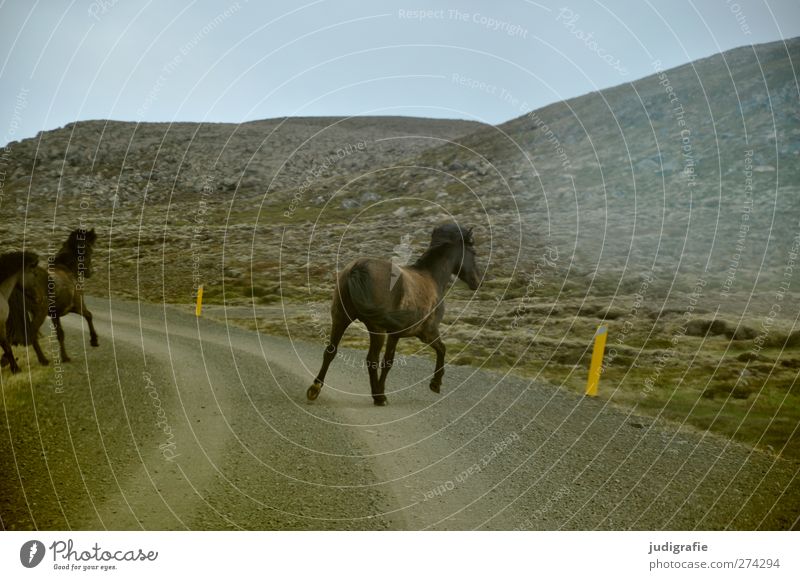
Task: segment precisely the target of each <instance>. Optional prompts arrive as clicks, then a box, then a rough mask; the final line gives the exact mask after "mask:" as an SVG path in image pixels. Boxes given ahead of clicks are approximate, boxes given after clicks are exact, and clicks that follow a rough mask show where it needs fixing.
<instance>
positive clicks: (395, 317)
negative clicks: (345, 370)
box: [306, 224, 480, 405]
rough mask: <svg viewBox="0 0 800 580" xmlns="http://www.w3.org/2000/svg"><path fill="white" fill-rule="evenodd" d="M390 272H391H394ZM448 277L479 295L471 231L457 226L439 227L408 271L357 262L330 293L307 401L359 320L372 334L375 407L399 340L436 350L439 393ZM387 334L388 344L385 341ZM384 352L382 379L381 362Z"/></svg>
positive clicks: (316, 392)
mask: <svg viewBox="0 0 800 580" xmlns="http://www.w3.org/2000/svg"><path fill="white" fill-rule="evenodd" d="M393 269H394V270H393ZM451 276H457V277H458V278H460V279H461V280H463V281H464V282H466V284H467V286H469V288H470V289H471V290H477V289H478V285H479V284H480V276H479V275H478V272H477V266H476V264H475V247H474V240H473V237H472V229H469V230H464V229H462V228H461V227H460V226H458V225H457V224H445V225H440V226H437V227H436V228H435V229H434V230H433V234H432V235H431V243H430V246H429V247H428V249H427V250H426V251H425V253H424V254H423V255H422V256H421V257H420V258H419V259H418V260H417V261H416V262H415V263H414V264H413V265H412V266H394V265H393V264H392V263H391V262H390V261H389V260H380V259H377V258H359V259H357V260H355V261H353V262H351V263H350V264H348V265H347V267H346V268H345V269H344V270H342V271H341V272H340V273H339V275H338V277H337V282H336V288H335V289H334V291H333V303H332V305H331V318H332V326H331V336H330V342H329V344H328V346H327V347H326V349H325V353H324V355H323V360H322V368H320V371H319V374H318V375H317V378H316V379H315V380H314V384H312V385H311V386H310V387H309V388H308V391H307V392H306V396H307V397H308V399H309V400H311V401H313V400H315V399H316V398H317V397H318V396H319V392H320V390H321V389H322V386H323V384H324V382H325V374H326V373H327V372H328V367H329V366H330V364H331V362H332V361H333V359H334V358H335V357H336V352H337V349H338V346H339V341H340V340H341V339H342V335H343V334H344V331H345V330H346V329H347V327H348V326H349V325H350V323H351V322H353V321H354V320H360V321H362V322H363V323H364V324H365V326H366V327H367V330H368V331H369V333H370V343H369V352H368V353H367V369H368V371H369V382H370V388H371V390H372V399H373V402H374V403H375V404H376V405H385V404H386V403H387V400H386V395H385V394H384V388H385V385H386V375H387V374H388V373H389V369H391V367H392V364H393V363H394V353H395V349H396V347H397V341H398V340H400V339H401V338H406V337H413V336H416V337H417V338H419V339H420V340H421V341H422V342H424V343H425V344H428V345H430V346H431V347H433V349H434V350H435V351H436V368H435V370H434V373H433V378H432V379H431V382H430V388H431V390H432V391H433V392H435V393H438V392H439V390H440V388H441V385H442V377H443V376H444V355H445V346H444V343H443V342H442V339H441V338H440V336H439V322H441V320H442V316H444V299H443V296H444V292H445V289H446V287H447V285H448V284H449V282H450V277H451ZM387 334H388V340H387ZM384 341H386V352H385V354H384V357H383V363H382V365H380V366H381V374H380V377H379V376H378V368H379V357H380V353H381V349H382V348H383V344H384Z"/></svg>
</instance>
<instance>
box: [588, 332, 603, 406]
mask: <svg viewBox="0 0 800 580" xmlns="http://www.w3.org/2000/svg"><path fill="white" fill-rule="evenodd" d="M607 337H608V328H607V327H605V326H600V327H599V328H598V329H597V332H595V333H594V349H593V350H592V363H591V365H589V380H588V381H586V396H587V397H596V396H597V385H598V383H599V382H600V370H601V369H602V366H603V354H604V353H605V350H606V338H607Z"/></svg>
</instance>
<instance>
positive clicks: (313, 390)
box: [306, 383, 322, 401]
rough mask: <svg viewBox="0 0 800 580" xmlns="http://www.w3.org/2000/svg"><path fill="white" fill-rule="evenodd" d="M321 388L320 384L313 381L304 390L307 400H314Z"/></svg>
mask: <svg viewBox="0 0 800 580" xmlns="http://www.w3.org/2000/svg"><path fill="white" fill-rule="evenodd" d="M321 390H322V385H321V384H319V383H314V384H313V385H311V386H310V387H308V390H307V391H306V398H307V399H308V400H309V401H316V400H317V397H319V392H320V391H321Z"/></svg>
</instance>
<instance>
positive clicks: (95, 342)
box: [89, 340, 100, 346]
mask: <svg viewBox="0 0 800 580" xmlns="http://www.w3.org/2000/svg"><path fill="white" fill-rule="evenodd" d="M89 344H91V345H92V346H100V343H99V342H97V341H96V340H92V341H90V342H89Z"/></svg>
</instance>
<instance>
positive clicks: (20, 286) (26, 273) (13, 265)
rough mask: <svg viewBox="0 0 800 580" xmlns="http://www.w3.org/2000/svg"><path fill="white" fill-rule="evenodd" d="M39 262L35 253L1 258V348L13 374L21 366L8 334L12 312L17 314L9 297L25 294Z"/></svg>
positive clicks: (10, 253) (14, 253) (15, 253)
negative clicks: (7, 324) (15, 293)
mask: <svg viewBox="0 0 800 580" xmlns="http://www.w3.org/2000/svg"><path fill="white" fill-rule="evenodd" d="M38 262H39V256H37V255H36V254H34V253H33V252H8V253H6V254H3V255H2V256H0V347H2V349H3V358H4V359H5V360H7V361H8V364H9V366H10V367H11V372H12V373H17V372H19V365H18V364H17V360H16V359H15V358H14V353H13V352H12V350H11V343H10V341H9V337H8V336H7V333H6V321H7V320H8V318H9V315H10V314H11V313H12V312H14V313H16V309H15V308H12V307H11V305H10V304H9V297H10V296H11V294H12V293H13V292H15V291H17V290H19V291H20V292H25V290H26V287H27V285H28V284H29V283H30V281H31V277H30V273H31V272H32V271H33V270H34V269H35V268H36V265H37V264H38Z"/></svg>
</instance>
